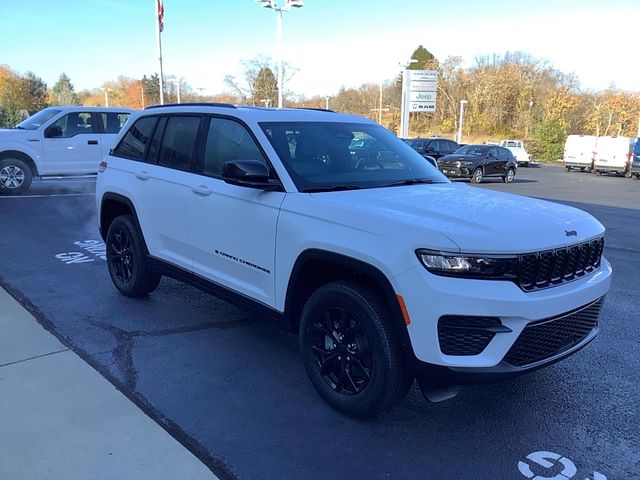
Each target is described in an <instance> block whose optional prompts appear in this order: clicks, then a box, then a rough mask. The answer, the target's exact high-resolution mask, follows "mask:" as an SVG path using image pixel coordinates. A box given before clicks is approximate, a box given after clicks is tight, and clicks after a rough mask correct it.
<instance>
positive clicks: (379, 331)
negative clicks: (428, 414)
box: [300, 280, 413, 418]
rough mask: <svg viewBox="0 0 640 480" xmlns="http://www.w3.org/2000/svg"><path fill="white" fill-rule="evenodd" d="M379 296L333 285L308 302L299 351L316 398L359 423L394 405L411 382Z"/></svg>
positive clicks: (353, 286) (357, 287) (360, 287)
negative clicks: (317, 395)
mask: <svg viewBox="0 0 640 480" xmlns="http://www.w3.org/2000/svg"><path fill="white" fill-rule="evenodd" d="M382 297H383V296H382V295H381V294H380V293H377V292H374V291H373V290H371V289H370V288H368V287H366V286H364V285H361V284H359V283H356V282H353V281H347V280H338V281H335V282H331V283H328V284H326V285H323V286H322V287H320V288H319V289H318V290H316V291H315V292H314V293H313V294H312V295H311V296H310V297H309V299H308V300H307V302H306V304H305V306H304V309H303V311H302V317H301V319H300V352H301V354H302V361H303V363H304V367H305V370H306V371H307V375H308V376H309V379H310V380H311V383H312V384H313V386H314V387H315V388H316V390H317V391H318V393H319V394H320V395H321V396H322V397H323V398H324V399H325V400H326V401H327V402H328V403H329V404H330V405H331V406H332V407H333V408H335V409H336V410H338V411H340V412H342V413H344V414H347V415H351V416H354V417H359V418H368V417H371V416H374V415H376V414H377V413H378V412H380V411H382V410H383V409H385V408H387V407H390V406H391V405H393V404H395V403H397V402H398V401H399V400H400V399H401V398H402V397H403V396H404V395H405V394H406V393H407V391H408V390H409V388H410V387H411V384H412V383H413V375H411V373H410V372H409V371H408V370H407V368H406V367H405V365H404V359H403V357H402V352H401V347H400V343H399V342H398V340H397V338H396V333H395V331H394V330H393V327H392V315H391V313H390V310H389V307H388V306H387V305H386V304H385V303H384V302H383V301H382Z"/></svg>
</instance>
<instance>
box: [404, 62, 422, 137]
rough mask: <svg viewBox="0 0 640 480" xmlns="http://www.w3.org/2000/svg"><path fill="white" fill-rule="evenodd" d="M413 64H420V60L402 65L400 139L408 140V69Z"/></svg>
mask: <svg viewBox="0 0 640 480" xmlns="http://www.w3.org/2000/svg"><path fill="white" fill-rule="evenodd" d="M412 63H418V60H416V59H415V58H411V59H409V60H407V61H406V62H404V63H400V66H401V67H402V68H403V70H402V100H401V102H402V103H401V104H400V138H407V137H408V135H409V108H407V107H408V106H409V105H408V103H409V102H408V101H407V95H408V91H409V79H408V77H409V71H408V67H409V65H411V64H412Z"/></svg>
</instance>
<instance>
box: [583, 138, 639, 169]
mask: <svg viewBox="0 0 640 480" xmlns="http://www.w3.org/2000/svg"><path fill="white" fill-rule="evenodd" d="M634 143H635V138H629V137H600V138H599V139H598V149H597V153H596V157H595V160H594V162H593V171H594V173H597V174H600V173H609V172H614V173H621V174H626V173H627V172H628V171H629V169H630V164H631V156H632V152H633V145H634Z"/></svg>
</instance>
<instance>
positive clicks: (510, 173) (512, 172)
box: [502, 167, 516, 183]
mask: <svg viewBox="0 0 640 480" xmlns="http://www.w3.org/2000/svg"><path fill="white" fill-rule="evenodd" d="M515 175H516V171H515V170H514V169H513V167H509V170H507V174H506V175H505V176H504V177H502V181H503V182H504V183H511V182H513V177H515Z"/></svg>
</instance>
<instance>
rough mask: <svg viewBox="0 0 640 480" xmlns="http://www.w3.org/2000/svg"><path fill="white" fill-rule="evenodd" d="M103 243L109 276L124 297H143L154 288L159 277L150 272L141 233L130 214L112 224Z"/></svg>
mask: <svg viewBox="0 0 640 480" xmlns="http://www.w3.org/2000/svg"><path fill="white" fill-rule="evenodd" d="M106 243H107V266H108V267H109V275H110V276H111V281H112V282H113V284H114V285H115V287H116V288H117V289H118V290H120V292H121V293H122V294H123V295H126V296H127V297H142V296H144V295H146V294H148V293H151V292H153V291H154V290H155V289H156V287H157V286H158V284H159V283H160V279H161V278H162V276H161V275H160V274H158V273H156V272H153V271H151V270H150V269H149V267H148V265H147V263H146V257H145V254H144V241H143V239H142V234H141V233H140V231H139V229H138V227H137V226H136V224H135V222H134V221H133V218H132V217H131V215H121V216H119V217H116V218H115V219H114V220H113V222H111V225H109V230H108V232H107V242H106Z"/></svg>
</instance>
